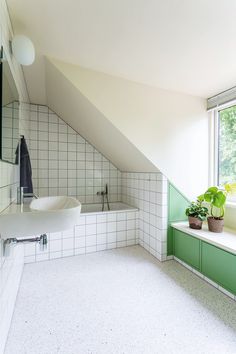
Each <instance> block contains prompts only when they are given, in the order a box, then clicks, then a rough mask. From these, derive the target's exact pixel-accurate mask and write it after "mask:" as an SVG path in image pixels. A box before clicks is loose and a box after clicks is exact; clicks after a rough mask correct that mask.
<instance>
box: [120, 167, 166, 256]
mask: <svg viewBox="0 0 236 354" xmlns="http://www.w3.org/2000/svg"><path fill="white" fill-rule="evenodd" d="M121 179H122V202H124V203H128V204H131V205H133V206H135V207H137V208H138V209H139V231H138V232H139V244H140V245H141V246H143V247H144V248H145V249H146V250H148V251H149V252H150V253H151V254H153V255H154V256H155V257H156V258H158V259H159V260H166V257H167V183H168V182H167V179H166V177H165V176H163V174H162V173H127V172H122V176H121Z"/></svg>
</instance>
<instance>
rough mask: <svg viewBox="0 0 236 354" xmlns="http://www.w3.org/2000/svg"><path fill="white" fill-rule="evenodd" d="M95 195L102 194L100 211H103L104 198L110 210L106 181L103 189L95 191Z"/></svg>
mask: <svg viewBox="0 0 236 354" xmlns="http://www.w3.org/2000/svg"><path fill="white" fill-rule="evenodd" d="M97 195H101V196H102V211H104V205H105V198H106V203H107V209H108V210H110V204H109V201H108V184H107V183H106V186H105V191H100V192H97Z"/></svg>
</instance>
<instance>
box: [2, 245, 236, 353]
mask: <svg viewBox="0 0 236 354" xmlns="http://www.w3.org/2000/svg"><path fill="white" fill-rule="evenodd" d="M23 353H24V354H54V353H63V354H106V353H107V354H108V353H109V354H113V353H114V354H141V353H142V354H144V353H147V354H152V353H153V354H154V353H157V354H162V353H168V354H171V353H175V354H176V353H181V354H184V353H186V354H191V353H201V354H202V353H207V354H214V353H217V354H218V353H220V354H226V353H234V354H235V353H236V303H235V302H234V301H233V300H231V299H230V298H228V297H227V296H225V295H224V294H222V293H220V292H219V291H218V290H216V289H215V288H213V287H211V286H210V285H209V284H207V283H205V282H204V281H203V280H201V279H200V278H198V277H197V276H195V275H194V274H192V273H191V272H189V271H188V270H186V269H185V268H184V267H182V266H181V265H179V264H177V263H176V262H174V261H169V262H165V263H159V262H158V261H156V260H155V259H154V258H153V257H152V256H150V255H149V254H148V253H147V252H146V251H145V250H143V249H142V248H141V247H139V246H135V247H128V248H123V249H117V250H112V251H105V252H100V253H94V254H90V255H86V256H78V257H71V258H64V259H59V260H54V261H48V262H42V263H36V264H29V265H26V266H25V268H24V273H23V279H22V283H21V287H20V291H19V294H18V299H17V304H16V309H15V313H14V317H13V322H12V326H11V330H10V333H9V337H8V342H7V345H6V351H5V354H23Z"/></svg>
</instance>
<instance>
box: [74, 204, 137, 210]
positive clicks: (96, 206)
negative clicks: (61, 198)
mask: <svg viewBox="0 0 236 354" xmlns="http://www.w3.org/2000/svg"><path fill="white" fill-rule="evenodd" d="M109 205H110V210H108V208H107V204H106V203H105V205H104V211H102V204H98V203H97V204H82V206H81V213H107V212H108V213H112V212H119V211H120V212H125V211H138V209H137V208H135V207H132V206H131V205H128V204H125V203H121V202H116V203H109Z"/></svg>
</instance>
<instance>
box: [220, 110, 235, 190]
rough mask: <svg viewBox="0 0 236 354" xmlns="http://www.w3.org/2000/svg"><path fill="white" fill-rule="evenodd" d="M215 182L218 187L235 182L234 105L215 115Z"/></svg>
mask: <svg viewBox="0 0 236 354" xmlns="http://www.w3.org/2000/svg"><path fill="white" fill-rule="evenodd" d="M216 135H217V136H216V142H217V144H216V153H217V156H216V161H217V166H216V174H217V176H216V182H217V184H218V185H219V186H222V185H224V184H225V183H232V182H235V181H236V105H234V106H230V107H227V108H224V109H220V110H218V112H217V114H216Z"/></svg>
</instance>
